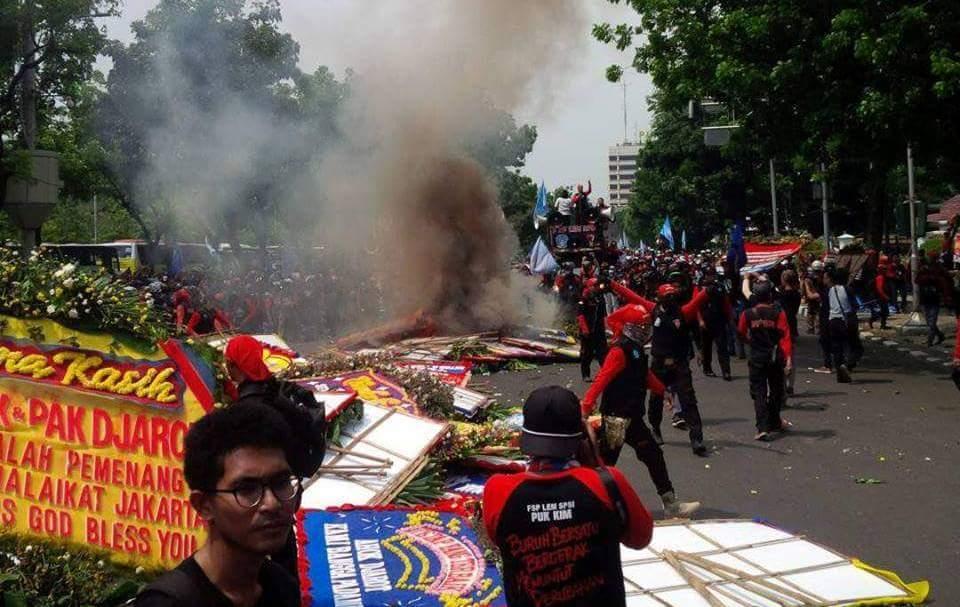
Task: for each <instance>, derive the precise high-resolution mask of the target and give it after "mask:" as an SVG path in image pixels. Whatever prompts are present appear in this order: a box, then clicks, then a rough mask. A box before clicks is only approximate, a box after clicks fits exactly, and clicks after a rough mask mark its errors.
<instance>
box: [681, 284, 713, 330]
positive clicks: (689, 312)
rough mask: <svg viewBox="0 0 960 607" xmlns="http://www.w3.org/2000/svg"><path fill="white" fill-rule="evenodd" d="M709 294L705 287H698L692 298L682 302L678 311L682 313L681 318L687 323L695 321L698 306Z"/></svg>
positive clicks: (698, 309) (698, 310) (704, 301)
mask: <svg viewBox="0 0 960 607" xmlns="http://www.w3.org/2000/svg"><path fill="white" fill-rule="evenodd" d="M709 296H710V293H709V292H708V291H707V290H706V289H700V290H699V291H697V293H696V294H695V295H694V296H693V299H691V300H690V301H688V302H687V303H685V304H683V306H682V307H681V308H680V313H681V314H683V319H684V320H686V321H687V322H689V323H695V322H697V314H698V313H699V312H700V307H701V306H702V305H703V304H704V303H706V301H707V298H708V297H709Z"/></svg>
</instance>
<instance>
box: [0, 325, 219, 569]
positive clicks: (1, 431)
mask: <svg viewBox="0 0 960 607" xmlns="http://www.w3.org/2000/svg"><path fill="white" fill-rule="evenodd" d="M2 324H3V335H2V336H0V343H2V346H0V357H2V358H3V359H4V360H3V364H2V366H0V521H2V523H3V526H4V528H5V529H6V530H8V531H13V532H14V533H19V534H24V535H28V536H35V537H40V538H44V539H51V540H56V541H62V542H64V543H73V544H84V545H87V546H91V547H96V548H103V549H106V550H108V551H110V552H111V553H112V554H113V555H114V557H115V558H116V559H117V560H118V561H123V562H130V563H136V564H142V565H161V566H174V565H176V564H177V563H178V562H179V561H180V560H182V559H183V558H185V557H187V556H189V555H190V554H191V553H192V552H193V551H194V550H196V548H197V547H198V546H199V545H200V544H201V542H202V539H203V535H204V533H205V532H204V527H203V524H202V522H201V521H200V519H199V517H198V516H197V515H196V513H194V512H193V510H192V509H191V508H190V505H189V503H188V501H187V495H188V490H187V486H186V481H185V480H184V477H183V470H182V463H183V441H184V437H185V435H186V433H187V429H188V428H189V425H190V424H191V423H192V422H193V421H195V420H196V419H198V418H200V417H201V416H203V415H204V414H205V413H206V411H208V410H209V409H210V408H211V407H212V406H213V399H212V396H211V391H210V386H211V385H212V381H213V378H212V374H211V373H210V371H209V369H206V368H205V367H204V365H203V363H202V362H201V360H200V359H199V357H197V356H195V355H193V354H192V353H191V352H190V351H189V350H188V349H186V348H185V347H183V345H182V344H180V343H179V342H174V341H170V342H167V343H165V344H162V347H161V348H158V349H157V350H156V351H155V352H152V353H149V354H144V353H140V352H137V351H134V350H132V349H130V348H127V347H126V346H124V345H123V344H122V343H120V342H118V341H117V340H115V339H114V338H113V336H110V335H106V334H94V333H82V332H78V331H73V330H71V329H68V328H66V327H63V326H62V325H59V324H57V323H55V322H53V321H50V320H37V321H22V320H19V319H14V318H9V317H6V318H4V319H3V321H2ZM31 370H32V371H31Z"/></svg>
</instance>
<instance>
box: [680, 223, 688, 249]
mask: <svg viewBox="0 0 960 607" xmlns="http://www.w3.org/2000/svg"><path fill="white" fill-rule="evenodd" d="M680 250H681V251H686V250H687V230H686V228H684V230H683V232H681V233H680Z"/></svg>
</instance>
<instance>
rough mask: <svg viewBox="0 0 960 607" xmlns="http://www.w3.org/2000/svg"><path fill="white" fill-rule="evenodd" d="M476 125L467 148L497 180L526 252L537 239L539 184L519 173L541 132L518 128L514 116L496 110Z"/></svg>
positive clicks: (491, 109) (505, 208)
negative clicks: (535, 219) (535, 215)
mask: <svg viewBox="0 0 960 607" xmlns="http://www.w3.org/2000/svg"><path fill="white" fill-rule="evenodd" d="M476 124H477V125H478V128H477V130H476V132H474V133H469V134H468V135H467V138H466V141H465V142H464V149H465V150H466V152H467V153H468V154H469V155H470V156H471V157H472V158H473V159H475V160H476V161H477V162H479V163H480V164H481V165H483V167H484V168H485V169H486V170H487V172H488V174H490V176H491V177H492V178H493V181H494V183H495V184H496V186H497V193H498V195H499V200H500V206H501V207H502V208H503V213H504V216H506V218H507V221H508V222H509V223H510V225H511V226H512V227H513V230H514V232H516V234H517V237H518V239H519V242H520V248H521V251H522V252H525V251H527V250H528V249H529V248H530V247H531V246H532V245H533V243H534V241H535V240H536V239H537V233H536V230H534V228H533V205H534V204H535V203H536V199H537V184H536V183H534V181H533V180H532V179H530V178H529V177H527V176H525V175H521V174H520V172H519V171H520V169H521V168H522V167H523V166H524V163H525V161H526V157H527V154H529V153H530V151H531V150H532V149H533V144H534V143H536V141H537V129H536V127H534V126H532V125H528V124H524V125H519V126H518V125H517V121H516V119H515V118H514V117H513V116H511V115H510V114H509V113H507V112H505V111H503V110H501V109H498V108H494V107H489V108H487V112H486V115H485V116H482V117H479V119H478V120H477V121H476Z"/></svg>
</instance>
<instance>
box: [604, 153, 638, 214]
mask: <svg viewBox="0 0 960 607" xmlns="http://www.w3.org/2000/svg"><path fill="white" fill-rule="evenodd" d="M639 155H640V144H638V143H620V144H617V145H612V146H610V153H609V169H610V181H609V186H610V189H609V191H610V206H613V207H619V206H624V205H626V204H627V201H628V200H630V192H631V190H633V180H634V177H635V176H636V173H637V156H639Z"/></svg>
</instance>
